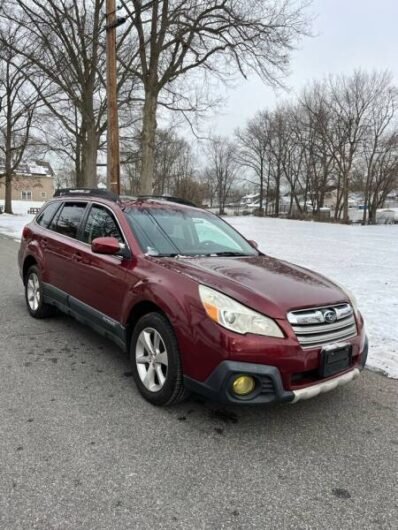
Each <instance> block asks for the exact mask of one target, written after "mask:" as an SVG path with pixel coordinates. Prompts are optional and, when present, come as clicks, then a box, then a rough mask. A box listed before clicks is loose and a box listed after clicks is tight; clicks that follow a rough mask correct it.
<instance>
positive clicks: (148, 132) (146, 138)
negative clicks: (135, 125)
mask: <svg viewBox="0 0 398 530" xmlns="http://www.w3.org/2000/svg"><path fill="white" fill-rule="evenodd" d="M156 109H157V94H156V93H154V92H150V91H147V92H145V103H144V110H143V122H142V133H141V149H142V164H141V182H140V193H141V194H142V195H152V188H153V171H154V165H155V135H156V126H157V124H156Z"/></svg>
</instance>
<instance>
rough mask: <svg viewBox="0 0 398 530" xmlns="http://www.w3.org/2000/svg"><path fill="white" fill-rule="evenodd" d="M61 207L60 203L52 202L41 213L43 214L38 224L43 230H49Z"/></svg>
mask: <svg viewBox="0 0 398 530" xmlns="http://www.w3.org/2000/svg"><path fill="white" fill-rule="evenodd" d="M59 206H60V203H59V202H50V203H49V204H48V205H47V206H46V207H45V209H44V210H43V211H42V212H41V214H40V215H39V216H38V217H37V219H36V223H37V224H39V225H40V226H42V227H43V228H48V227H49V226H50V223H51V221H52V220H53V218H54V215H55V214H56V212H57V211H58V208H59Z"/></svg>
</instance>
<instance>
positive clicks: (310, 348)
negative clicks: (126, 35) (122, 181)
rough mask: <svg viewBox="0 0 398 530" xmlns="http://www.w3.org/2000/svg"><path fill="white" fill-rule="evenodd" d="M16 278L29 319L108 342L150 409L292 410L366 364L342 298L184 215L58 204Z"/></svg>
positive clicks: (159, 208)
mask: <svg viewBox="0 0 398 530" xmlns="http://www.w3.org/2000/svg"><path fill="white" fill-rule="evenodd" d="M19 268H20V274H21V277H22V280H23V283H24V286H25V297H26V303H27V309H28V311H29V313H30V314H31V315H32V317H35V318H44V317H47V316H50V315H52V314H53V313H54V312H55V311H61V312H63V313H66V314H68V315H71V316H73V317H74V318H76V319H77V320H78V321H80V322H82V323H84V324H87V325H89V326H91V327H92V328H94V329H95V330H96V331H97V332H99V333H100V334H102V335H103V336H104V337H107V338H109V339H112V340H113V341H114V342H115V343H116V344H117V345H119V346H120V347H121V348H123V349H125V350H126V351H127V352H128V353H129V355H130V358H131V365H132V372H133V376H134V380H135V383H136V385H137V387H138V389H139V391H140V393H141V394H142V395H143V396H144V398H146V399H147V400H148V401H150V402H151V403H153V404H155V405H170V404H172V403H176V402H177V401H179V400H181V399H183V398H184V397H185V396H186V395H187V394H188V393H189V392H194V393H199V394H201V395H203V396H205V397H206V398H208V399H211V400H216V401H219V402H223V403H242V404H243V403H245V404H263V403H271V402H276V401H279V402H297V401H299V400H302V399H307V398H311V397H314V396H317V395H318V394H320V393H323V392H327V391H329V390H332V389H334V388H336V387H337V386H339V385H342V384H345V383H348V382H349V381H351V380H353V379H355V378H356V377H357V376H358V375H359V373H360V371H361V370H362V368H363V367H364V365H365V362H366V357H367V352H368V342H367V338H366V335H365V329H364V321H363V318H362V316H361V313H360V312H359V310H358V307H357V305H356V302H355V299H354V297H353V296H352V295H351V294H349V293H348V292H347V291H346V290H344V289H343V288H342V287H340V286H338V285H336V284H335V283H333V282H332V281H330V280H328V279H327V278H325V277H323V276H321V275H320V274H317V273H315V272H312V271H310V270H308V269H305V268H303V267H299V266H297V265H293V264H291V263H288V262H286V261H283V260H279V259H275V258H273V257H270V256H268V255H266V254H264V253H263V252H261V251H260V250H258V248H257V245H256V244H255V243H254V242H252V241H248V240H246V239H245V238H244V237H243V236H242V235H240V234H239V233H238V232H237V231H236V230H235V229H234V228H232V227H231V226H230V225H229V224H228V223H226V222H225V221H224V220H222V219H221V218H220V217H218V216H216V215H214V214H212V213H210V212H208V211H206V210H204V209H201V208H197V207H195V206H194V205H192V204H190V203H187V202H186V201H182V200H178V199H173V198H168V197H158V198H156V197H138V198H123V197H119V196H116V195H114V194H112V193H110V192H107V191H105V190H102V191H101V190H88V189H82V190H77V189H67V190H58V191H57V192H56V194H55V196H54V198H53V199H52V200H50V201H49V202H47V203H46V204H45V205H44V206H43V208H42V209H41V211H40V212H39V213H38V215H37V216H36V217H35V218H34V220H33V221H32V222H31V223H29V224H28V225H27V226H26V227H25V228H24V230H23V236H22V241H21V246H20V250H19Z"/></svg>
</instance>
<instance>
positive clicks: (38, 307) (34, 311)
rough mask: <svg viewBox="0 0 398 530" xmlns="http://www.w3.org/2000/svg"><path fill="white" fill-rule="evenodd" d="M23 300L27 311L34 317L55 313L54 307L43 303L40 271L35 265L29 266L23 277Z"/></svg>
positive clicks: (43, 316)
mask: <svg viewBox="0 0 398 530" xmlns="http://www.w3.org/2000/svg"><path fill="white" fill-rule="evenodd" d="M25 300H26V305H27V307H28V311H29V313H30V314H31V315H32V317H34V318H46V317H49V316H51V315H53V314H54V313H55V308H54V307H53V306H51V305H48V304H45V303H44V299H43V286H42V283H41V280H40V272H39V269H38V267H37V266H36V265H33V266H32V267H30V269H29V270H28V272H27V274H26V278H25Z"/></svg>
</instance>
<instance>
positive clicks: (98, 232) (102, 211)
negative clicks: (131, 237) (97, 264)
mask: <svg viewBox="0 0 398 530" xmlns="http://www.w3.org/2000/svg"><path fill="white" fill-rule="evenodd" d="M97 237H115V238H116V239H117V240H118V241H119V242H120V243H123V237H122V234H121V233H120V230H119V228H118V226H117V224H116V221H115V219H114V217H113V215H112V214H111V213H110V212H109V210H107V209H106V208H102V207H101V206H93V207H92V208H91V210H90V213H89V216H88V218H87V221H86V225H85V227H84V231H83V241H85V242H86V243H89V244H91V242H92V240H93V239H95V238H97Z"/></svg>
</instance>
